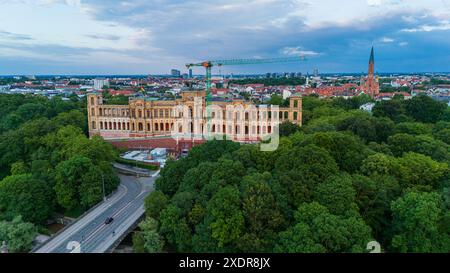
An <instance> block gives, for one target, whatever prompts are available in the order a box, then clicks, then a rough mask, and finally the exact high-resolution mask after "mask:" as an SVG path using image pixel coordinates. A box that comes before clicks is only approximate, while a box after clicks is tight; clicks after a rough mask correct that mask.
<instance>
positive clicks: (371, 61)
mask: <svg viewBox="0 0 450 273" xmlns="http://www.w3.org/2000/svg"><path fill="white" fill-rule="evenodd" d="M369 63H375V57H374V53H373V46H372V51H371V52H370V60H369Z"/></svg>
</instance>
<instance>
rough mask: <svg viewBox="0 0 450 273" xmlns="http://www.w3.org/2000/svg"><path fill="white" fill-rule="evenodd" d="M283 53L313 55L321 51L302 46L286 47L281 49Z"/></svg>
mask: <svg viewBox="0 0 450 273" xmlns="http://www.w3.org/2000/svg"><path fill="white" fill-rule="evenodd" d="M281 53H282V54H283V55H289V56H308V55H309V56H311V55H313V56H314V55H319V53H317V52H315V51H312V50H303V49H302V48H301V47H300V46H297V47H285V48H283V49H281Z"/></svg>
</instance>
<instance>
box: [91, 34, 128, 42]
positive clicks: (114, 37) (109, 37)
mask: <svg viewBox="0 0 450 273" xmlns="http://www.w3.org/2000/svg"><path fill="white" fill-rule="evenodd" d="M85 36H86V37H88V38H91V39H96V40H108V41H118V40H120V39H121V37H120V36H118V35H113V34H86V35H85Z"/></svg>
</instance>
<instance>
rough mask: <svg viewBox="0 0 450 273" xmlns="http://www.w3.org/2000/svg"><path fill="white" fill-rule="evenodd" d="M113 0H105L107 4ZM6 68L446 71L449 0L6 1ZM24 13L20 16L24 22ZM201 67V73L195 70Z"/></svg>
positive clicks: (0, 49) (0, 63)
mask: <svg viewBox="0 0 450 273" xmlns="http://www.w3.org/2000/svg"><path fill="white" fill-rule="evenodd" d="M105 2H106V3H105ZM0 5H2V9H1V11H0V18H2V19H0V23H1V24H0V42H1V44H0V75H15V74H20V75H23V74H36V75H50V74H58V75H88V74H102V75H114V74H122V75H127V74H130V75H133V74H168V73H169V71H170V70H171V69H179V70H181V73H187V69H186V68H185V67H184V64H185V63H187V62H191V61H203V60H208V59H210V60H211V59H212V60H213V59H232V58H259V57H285V56H295V55H305V56H306V57H307V58H308V62H306V63H302V64H279V65H273V64H271V65H260V66H242V67H226V68H221V69H220V71H219V70H216V71H214V73H215V74H218V73H219V72H220V73H222V74H230V73H235V74H253V73H255V74H258V73H259V74H262V73H265V72H283V71H286V72H287V71H298V72H304V73H306V72H310V73H311V72H312V71H313V70H314V69H315V68H319V70H320V72H321V73H338V72H342V73H360V72H363V71H366V69H367V56H368V52H369V50H370V47H371V46H374V47H375V51H376V55H377V64H376V67H375V71H376V72H377V73H395V72H405V73H408V72H448V63H449V62H450V54H449V52H448V48H449V46H450V38H449V37H450V35H448V34H449V32H450V20H449V18H450V4H449V1H447V0H433V1H427V2H426V3H408V2H407V1H401V0H367V1H366V0H351V1H345V3H336V1H311V0H304V1H296V0H292V1H279V0H253V1H250V2H248V1H246V2H244V1H216V2H215V3H214V4H211V3H208V2H207V1H160V0H159V1H80V0H38V1H29V0H21V1H15V0H3V1H1V0H0ZM19 16H20V18H21V19H20V20H18V18H19ZM193 73H194V74H200V75H201V74H203V71H202V70H200V69H194V71H193Z"/></svg>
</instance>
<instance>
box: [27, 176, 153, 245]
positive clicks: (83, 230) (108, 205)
mask: <svg viewBox="0 0 450 273" xmlns="http://www.w3.org/2000/svg"><path fill="white" fill-rule="evenodd" d="M119 177H120V180H121V184H120V186H119V188H118V190H117V192H116V193H115V194H114V195H112V196H111V197H110V198H109V199H108V200H107V201H106V202H102V203H101V204H100V205H98V206H97V207H96V208H95V209H93V210H92V211H90V212H89V213H88V214H86V215H85V216H83V217H82V218H79V219H77V221H76V222H75V223H74V224H72V225H71V226H69V227H68V228H66V229H65V230H64V231H62V232H61V233H60V234H57V235H56V236H55V237H52V238H51V239H50V240H49V241H47V242H46V243H44V245H43V246H41V247H40V248H38V249H37V250H35V251H34V252H35V253H71V252H72V253H104V252H106V251H108V250H109V249H110V248H111V246H112V245H113V244H114V243H115V242H116V241H117V240H118V239H119V237H120V236H121V235H123V234H125V233H126V232H128V229H129V228H130V227H131V226H133V224H134V223H135V222H136V221H137V220H138V219H139V218H140V217H141V216H142V215H143V213H144V199H145V197H147V195H148V194H149V193H150V192H151V191H152V190H153V184H154V181H155V180H156V178H157V174H156V173H155V174H153V175H152V176H151V177H141V178H136V177H134V176H125V175H119ZM109 217H113V218H114V221H113V222H112V223H110V224H105V220H106V219H107V218H109Z"/></svg>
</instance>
